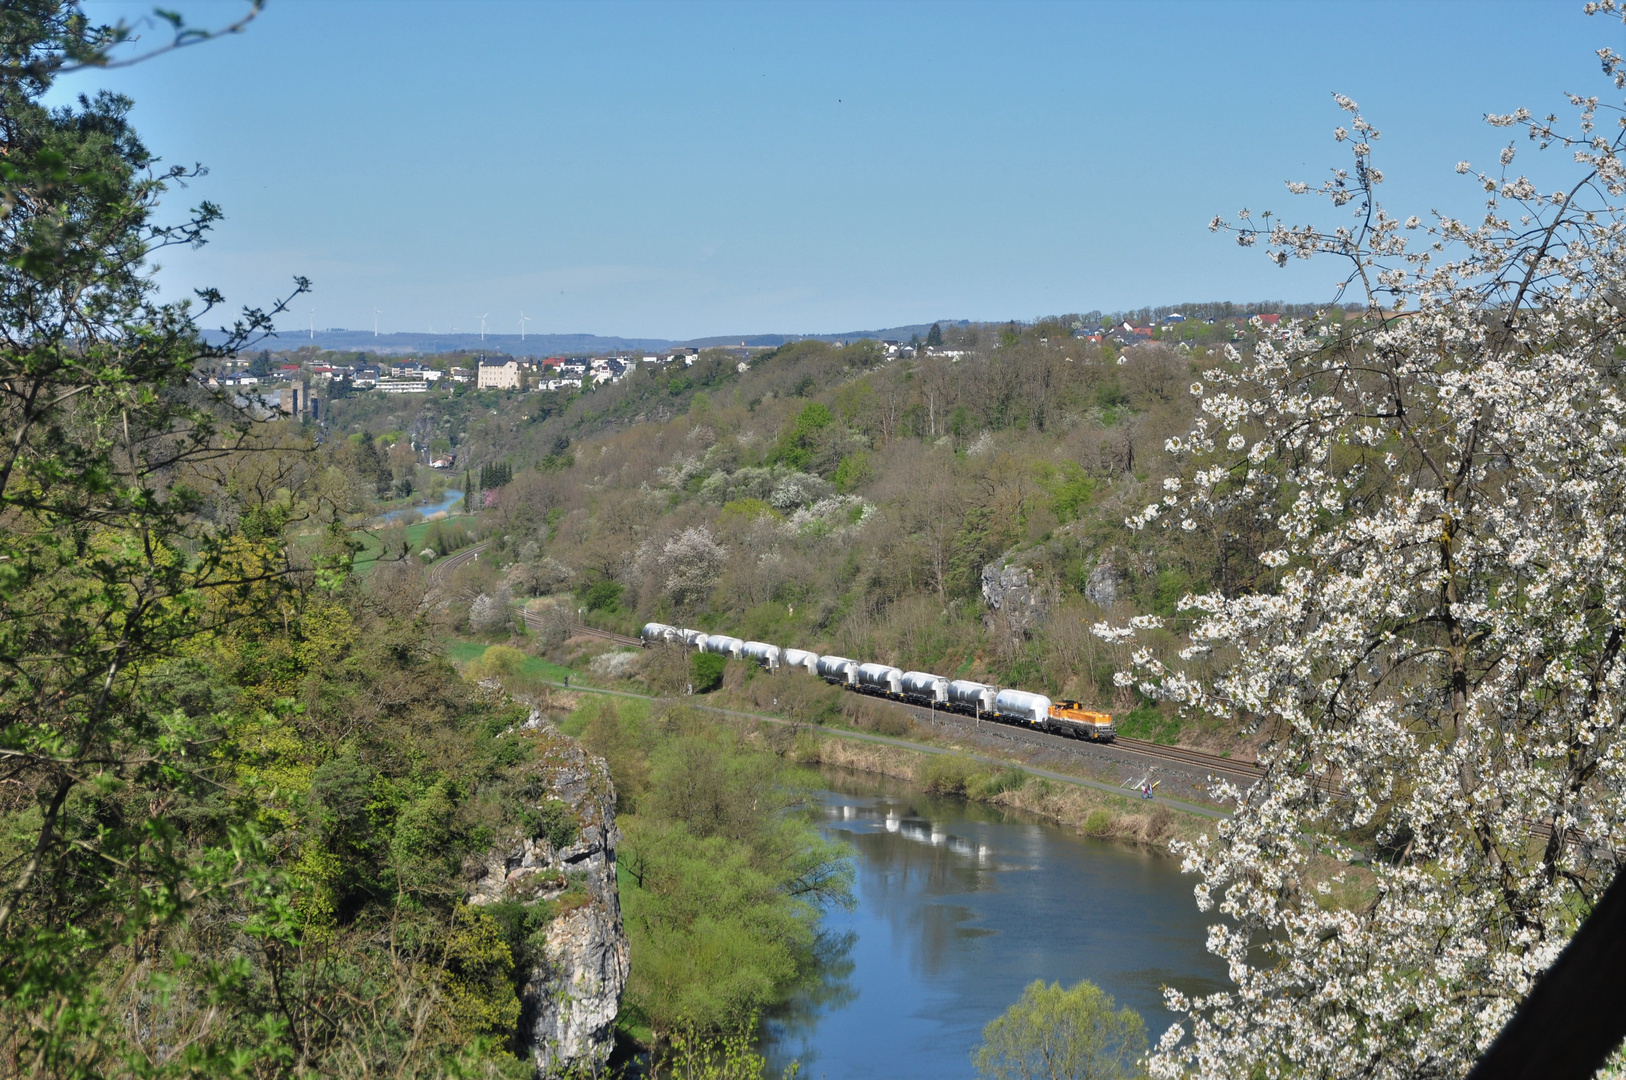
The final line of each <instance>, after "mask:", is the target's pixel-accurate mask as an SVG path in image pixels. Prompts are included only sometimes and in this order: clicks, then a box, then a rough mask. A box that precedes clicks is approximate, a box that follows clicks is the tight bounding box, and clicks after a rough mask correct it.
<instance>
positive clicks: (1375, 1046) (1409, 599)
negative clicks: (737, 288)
mask: <svg viewBox="0 0 1626 1080" xmlns="http://www.w3.org/2000/svg"><path fill="white" fill-rule="evenodd" d="M1588 10H1589V11H1600V12H1605V13H1609V14H1611V15H1612V16H1616V17H1618V16H1619V15H1620V9H1619V7H1618V6H1617V4H1616V3H1614V2H1605V3H1600V4H1595V5H1589V9H1588ZM1599 55H1600V57H1601V58H1602V61H1603V67H1604V70H1605V73H1606V74H1607V75H1608V76H1609V77H1610V78H1612V79H1613V82H1614V86H1615V89H1616V90H1626V64H1623V62H1622V59H1621V57H1620V56H1618V55H1617V54H1616V53H1615V52H1614V51H1612V50H1609V49H1604V50H1601V51H1600V53H1599ZM1571 101H1572V103H1573V105H1574V106H1575V108H1576V110H1577V117H1576V119H1575V121H1574V122H1573V123H1574V126H1573V129H1564V128H1561V126H1560V123H1559V120H1558V118H1557V117H1554V116H1548V117H1545V118H1539V119H1538V118H1536V117H1533V116H1532V115H1530V114H1529V113H1527V112H1525V111H1523V110H1520V111H1518V112H1515V113H1512V114H1510V115H1505V116H1489V117H1487V118H1486V119H1487V121H1488V122H1489V123H1490V124H1492V125H1495V126H1497V127H1501V128H1508V129H1511V131H1512V132H1513V133H1514V134H1515V135H1516V136H1518V138H1516V139H1515V141H1513V142H1510V143H1509V144H1508V145H1507V147H1506V148H1505V149H1504V150H1502V152H1501V154H1500V161H1499V162H1498V164H1497V165H1496V166H1495V167H1494V168H1489V169H1475V168H1473V167H1472V166H1471V165H1470V164H1469V163H1467V162H1463V163H1462V164H1461V165H1459V166H1458V172H1459V173H1463V174H1464V175H1465V176H1466V177H1468V178H1469V179H1470V181H1471V182H1473V183H1475V184H1477V185H1478V186H1479V187H1480V188H1481V189H1482V190H1483V193H1484V199H1485V202H1484V212H1483V216H1482V217H1479V218H1478V219H1477V220H1457V219H1454V218H1452V217H1449V216H1443V215H1434V216H1432V217H1430V218H1429V219H1427V220H1425V219H1423V218H1421V217H1418V216H1410V217H1404V218H1402V217H1398V216H1394V215H1391V214H1389V213H1388V212H1387V211H1385V210H1384V209H1383V207H1382V206H1381V205H1380V204H1379V202H1378V200H1377V198H1376V191H1377V188H1378V185H1380V184H1381V182H1382V180H1383V176H1382V173H1381V172H1380V171H1379V170H1378V169H1377V168H1375V167H1374V164H1373V158H1372V154H1373V144H1374V143H1375V142H1376V141H1377V140H1378V136H1379V133H1378V131H1377V130H1375V129H1374V128H1373V127H1372V126H1371V124H1369V123H1368V122H1367V121H1366V120H1365V119H1364V118H1363V116H1362V115H1361V113H1360V110H1359V109H1358V107H1357V106H1356V104H1355V103H1354V102H1352V101H1350V100H1348V99H1347V98H1343V97H1339V98H1337V103H1338V105H1339V107H1340V108H1341V109H1343V110H1344V111H1345V112H1346V113H1347V114H1348V119H1347V120H1346V121H1345V122H1344V123H1345V124H1346V125H1347V126H1343V127H1339V128H1338V129H1337V130H1336V131H1335V132H1334V136H1335V138H1336V139H1337V140H1339V141H1340V142H1344V143H1347V144H1349V146H1350V148H1351V150H1352V153H1353V162H1352V165H1351V166H1350V167H1348V168H1342V169H1338V170H1336V171H1334V173H1333V174H1332V176H1331V178H1330V179H1328V180H1327V181H1326V182H1325V183H1324V184H1321V185H1319V186H1317V187H1312V186H1310V185H1308V184H1302V183H1294V184H1289V189H1290V190H1291V191H1292V192H1294V193H1296V194H1318V195H1320V196H1322V197H1324V198H1325V199H1326V200H1328V202H1329V203H1330V205H1331V208H1332V209H1333V210H1334V211H1335V212H1337V213H1339V214H1347V215H1352V216H1351V217H1349V218H1347V219H1346V220H1345V221H1344V222H1343V223H1342V224H1339V225H1337V226H1336V227H1333V228H1321V227H1314V226H1306V227H1294V226H1288V225H1284V224H1281V223H1279V222H1276V221H1275V220H1273V218H1272V217H1271V216H1269V215H1267V216H1265V217H1264V218H1263V219H1256V218H1253V217H1251V216H1250V215H1248V214H1246V213H1244V214H1243V215H1241V217H1240V218H1239V219H1238V220H1237V221H1236V222H1234V223H1233V222H1226V221H1223V220H1220V219H1216V220H1215V221H1214V223H1213V227H1214V228H1215V229H1216V230H1225V231H1229V232H1231V233H1233V234H1234V235H1235V236H1236V238H1237V240H1238V242H1240V243H1242V244H1244V245H1249V246H1253V245H1257V246H1260V247H1262V248H1264V249H1265V250H1266V252H1267V253H1268V254H1269V256H1270V257H1271V258H1272V259H1274V260H1275V261H1277V262H1278V263H1280V264H1285V263H1286V262H1287V261H1288V260H1289V259H1293V258H1315V257H1326V256H1332V257H1335V258H1337V259H1340V260H1343V261H1344V265H1345V266H1346V267H1347V268H1348V277H1347V278H1346V280H1345V283H1344V284H1345V287H1346V289H1347V293H1346V294H1345V295H1347V296H1350V297H1353V298H1355V300H1356V307H1357V308H1358V309H1359V311H1358V315H1357V317H1356V318H1354V319H1351V320H1349V321H1340V320H1337V319H1335V318H1331V317H1328V318H1323V319H1312V320H1303V321H1299V322H1297V323H1293V324H1290V325H1289V324H1286V323H1285V321H1284V324H1283V325H1282V326H1280V327H1274V328H1273V327H1268V326H1265V325H1263V324H1261V323H1258V322H1256V324H1255V326H1254V327H1253V336H1254V339H1255V344H1254V347H1253V348H1252V349H1251V350H1249V351H1247V352H1242V351H1238V350H1236V349H1234V348H1232V349H1229V350H1227V353H1226V355H1225V359H1224V361H1223V362H1222V363H1219V364H1218V365H1217V366H1215V367H1214V368H1213V369H1212V370H1209V371H1207V372H1205V373H1204V374H1203V376H1202V377H1201V381H1200V382H1199V383H1196V384H1194V385H1193V386H1192V387H1191V391H1192V393H1193V394H1195V395H1197V396H1198V397H1199V398H1200V404H1201V409H1200V413H1199V419H1198V421H1197V422H1196V424H1195V427H1194V428H1193V430H1192V431H1191V432H1190V433H1189V435H1187V436H1185V437H1182V438H1178V439H1172V440H1170V443H1169V449H1170V450H1171V452H1173V453H1175V454H1176V455H1178V456H1179V457H1180V458H1181V459H1182V461H1183V462H1184V465H1185V468H1184V470H1183V472H1182V474H1181V476H1179V477H1178V478H1171V479H1169V480H1167V481H1165V483H1164V488H1165V491H1164V493H1163V497H1162V499H1161V501H1159V502H1158V503H1156V504H1154V505H1151V506H1148V507H1147V508H1146V509H1145V510H1144V512H1142V513H1141V514H1140V515H1138V516H1137V517H1136V518H1134V519H1132V520H1131V522H1130V524H1131V526H1132V527H1134V528H1141V529H1153V528H1165V529H1180V530H1187V531H1192V530H1199V529H1204V528H1207V527H1210V525H1209V523H1210V522H1211V521H1213V520H1214V519H1216V518H1218V517H1220V516H1221V515H1227V514H1232V513H1235V512H1237V511H1238V510H1241V511H1244V512H1247V513H1249V514H1252V515H1254V516H1255V517H1256V519H1257V520H1259V521H1260V522H1261V523H1262V524H1264V525H1265V526H1266V527H1267V528H1268V529H1269V530H1270V531H1271V533H1272V535H1273V536H1274V540H1273V542H1272V546H1271V548H1270V550H1268V551H1266V552H1265V553H1264V554H1263V555H1262V556H1261V558H1262V561H1263V563H1264V565H1265V568H1266V570H1265V572H1266V574H1267V582H1268V587H1261V588H1259V589H1258V590H1257V591H1255V592H1252V593H1250V594H1246V595H1230V596H1228V595H1222V594H1218V593H1210V594H1207V595H1192V596H1187V597H1185V598H1184V599H1183V601H1182V607H1183V608H1184V609H1185V611H1186V613H1187V615H1188V617H1189V618H1190V619H1191V620H1192V622H1191V626H1192V629H1191V632H1190V641H1191V645H1190V647H1189V648H1188V649H1186V650H1185V651H1184V652H1182V653H1181V661H1180V662H1172V661H1171V662H1168V663H1164V662H1162V661H1160V660H1159V659H1158V657H1157V656H1156V655H1154V652H1153V650H1152V649H1151V648H1150V647H1149V646H1147V645H1146V644H1145V643H1144V642H1141V641H1138V640H1137V638H1138V637H1139V636H1140V635H1142V634H1143V633H1144V632H1145V631H1149V630H1152V629H1155V628H1156V627H1158V626H1159V625H1161V621H1160V620H1159V619H1157V618H1154V617H1149V616H1148V617H1142V618H1137V619H1134V620H1132V621H1131V622H1130V623H1129V624H1128V625H1123V626H1113V625H1107V624H1101V625H1098V626H1096V627H1095V628H1094V630H1095V632H1096V633H1097V634H1099V635H1100V636H1102V637H1104V638H1106V639H1108V640H1111V641H1122V642H1128V643H1131V644H1132V645H1133V646H1134V647H1133V648H1132V649H1131V655H1132V667H1131V669H1130V670H1128V671H1124V672H1120V673H1119V675H1118V679H1119V681H1120V685H1136V686H1138V687H1139V688H1140V690H1141V691H1142V692H1143V693H1146V694H1150V695H1154V696H1160V697H1163V698H1165V699H1170V700H1173V701H1175V702H1178V703H1179V704H1180V705H1181V706H1182V707H1183V708H1185V709H1188V710H1195V711H1202V712H1207V713H1209V714H1213V715H1217V716H1220V717H1224V718H1226V719H1227V720H1228V721H1229V722H1231V723H1233V724H1235V725H1238V726H1240V727H1241V729H1242V730H1244V731H1246V732H1249V733H1252V734H1254V735H1256V736H1257V737H1258V738H1259V740H1260V742H1261V746H1262V751H1261V757H1260V759H1261V762H1262V763H1263V764H1264V766H1265V769H1264V771H1263V778H1262V779H1261V780H1260V781H1259V782H1258V783H1256V784H1254V785H1253V786H1252V787H1250V788H1248V789H1246V790H1241V789H1239V788H1238V787H1236V786H1234V785H1231V784H1228V783H1219V784H1218V785H1217V787H1216V794H1217V795H1218V796H1220V797H1224V798H1228V799H1234V800H1235V801H1236V812H1235V814H1234V815H1233V816H1232V817H1231V818H1230V819H1229V820H1228V821H1226V822H1224V823H1222V824H1221V826H1220V827H1219V829H1218V835H1217V836H1216V837H1214V838H1213V839H1212V840H1205V841H1198V842H1196V843H1192V844H1189V845H1185V846H1184V848H1183V850H1182V854H1183V856H1184V860H1185V868H1186V869H1187V870H1188V871H1191V872H1194V873H1196V874H1198V875H1200V877H1201V882H1200V884H1199V885H1198V886H1197V889H1196V892H1197V898H1198V902H1199V904H1200V905H1201V906H1202V907H1203V908H1204V909H1205V910H1213V911H1215V912H1217V913H1218V914H1220V915H1223V916H1224V919H1223V921H1218V922H1216V924H1215V925H1214V926H1213V927H1211V929H1210V932H1209V942H1208V944H1209V948H1210V949H1211V951H1213V952H1214V953H1216V954H1217V955H1219V956H1221V957H1223V958H1224V959H1225V960H1226V961H1227V962H1228V964H1229V971H1230V977H1231V980H1232V983H1233V987H1232V988H1231V989H1229V990H1227V991H1224V992H1220V993H1215V994H1211V995H1207V996H1202V997H1196V998H1187V997H1185V996H1183V995H1181V994H1178V993H1174V992H1170V993H1169V995H1168V997H1169V1004H1170V1006H1171V1008H1173V1009H1174V1010H1175V1011H1176V1012H1177V1013H1179V1014H1181V1021H1180V1022H1179V1023H1178V1024H1176V1025H1175V1026H1174V1027H1172V1028H1171V1029H1170V1030H1169V1032H1168V1033H1167V1034H1166V1035H1165V1037H1164V1038H1163V1039H1162V1041H1161V1043H1160V1045H1159V1047H1158V1048H1157V1049H1156V1051H1155V1052H1154V1054H1153V1056H1152V1061H1151V1067H1152V1071H1153V1074H1154V1075H1157V1076H1163V1077H1173V1076H1186V1075H1196V1076H1203V1077H1210V1076H1211V1077H1240V1076H1248V1077H1253V1076H1268V1077H1276V1076H1300V1075H1303V1076H1327V1077H1335V1076H1336V1077H1345V1076H1350V1077H1353V1076H1362V1077H1424V1076H1428V1077H1432V1076H1460V1075H1462V1074H1463V1073H1464V1072H1466V1071H1467V1069H1468V1067H1469V1066H1470V1065H1471V1063H1472V1062H1473V1060H1474V1059H1475V1058H1476V1057H1477V1056H1478V1054H1479V1053H1480V1052H1481V1051H1482V1050H1483V1049H1484V1048H1485V1047H1486V1046H1488V1045H1489V1043H1490V1041H1491V1040H1492V1038H1493V1037H1494V1035H1495V1034H1496V1032H1497V1030H1498V1029H1499V1028H1500V1027H1501V1026H1502V1024H1503V1023H1504V1021H1505V1020H1506V1019H1507V1017H1508V1016H1509V1015H1510V1013H1511V1012H1512V1010H1513V1008H1514V1007H1515V1005H1516V1004H1517V1003H1518V1001H1519V1000H1520V999H1521V997H1522V996H1523V995H1524V994H1525V993H1526V992H1527V991H1528V990H1529V988H1530V986H1531V984H1532V982H1533V981H1534V979H1535V978H1536V976H1537V975H1539V974H1540V973H1541V971H1542V970H1543V969H1544V968H1546V967H1547V966H1548V965H1549V964H1550V963H1551V962H1552V960H1553V959H1554V957H1555V956H1556V955H1557V953H1558V952H1559V950H1560V949H1561V948H1562V946H1563V944H1564V942H1565V941H1566V940H1567V939H1568V937H1569V936H1570V935H1571V934H1572V933H1573V932H1574V930H1575V928H1576V926H1577V925H1578V923H1579V921H1580V920H1581V919H1582V918H1584V917H1585V915H1586V913H1587V912H1588V910H1590V907H1591V905H1592V904H1593V903H1594V902H1595V901H1596V900H1597V899H1598V898H1599V896H1601V894H1602V892H1603V890H1604V889H1605V888H1606V887H1607V885H1608V884H1609V882H1610V881H1611V880H1612V878H1613V877H1614V875H1615V873H1616V870H1617V864H1618V862H1619V853H1620V852H1622V851H1626V744H1623V741H1622V738H1621V720H1622V714H1623V710H1626V686H1623V683H1626V661H1623V658H1622V656H1621V648H1622V642H1623V636H1626V388H1623V386H1622V373H1623V360H1622V358H1623V357H1626V344H1623V343H1626V216H1623V212H1622V199H1623V198H1626V157H1623V154H1622V150H1623V144H1626V119H1622V118H1626V112H1623V111H1622V110H1621V109H1620V108H1619V107H1618V106H1606V105H1605V104H1604V103H1602V102H1601V101H1600V100H1599V99H1597V98H1582V97H1572V98H1571ZM1606 117H1607V118H1609V120H1610V122H1609V123H1607V124H1606V123H1605V118H1606ZM1520 143H1523V144H1524V145H1525V146H1527V147H1530V148H1532V149H1537V150H1550V151H1553V154H1551V155H1550V157H1557V156H1562V157H1563V158H1564V159H1565V161H1564V162H1562V163H1554V162H1550V161H1548V159H1545V158H1544V159H1542V161H1543V163H1544V164H1562V165H1563V167H1564V168H1565V169H1566V170H1567V169H1570V165H1569V164H1568V162H1569V161H1570V160H1573V163H1574V165H1573V173H1572V175H1570V176H1569V178H1568V181H1567V182H1566V183H1565V184H1564V185H1563V186H1562V187H1557V188H1552V189H1545V190H1544V189H1542V188H1538V186H1537V183H1536V182H1535V181H1533V180H1531V179H1529V178H1528V177H1527V176H1525V175H1523V174H1522V173H1521V172H1519V171H1518V170H1517V169H1516V168H1515V161H1516V159H1517V157H1518V155H1519V153H1520Z"/></svg>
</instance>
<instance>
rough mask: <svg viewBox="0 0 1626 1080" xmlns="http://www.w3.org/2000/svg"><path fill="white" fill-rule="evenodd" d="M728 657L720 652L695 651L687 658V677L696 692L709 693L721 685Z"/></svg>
mask: <svg viewBox="0 0 1626 1080" xmlns="http://www.w3.org/2000/svg"><path fill="white" fill-rule="evenodd" d="M727 669H728V657H726V656H723V655H721V654H720V653H695V654H694V656H693V657H691V658H690V659H689V679H690V683H691V684H692V685H693V686H694V692H695V693H697V694H709V693H711V692H712V691H713V690H715V689H717V688H718V687H719V686H722V685H723V672H724V671H726V670H727Z"/></svg>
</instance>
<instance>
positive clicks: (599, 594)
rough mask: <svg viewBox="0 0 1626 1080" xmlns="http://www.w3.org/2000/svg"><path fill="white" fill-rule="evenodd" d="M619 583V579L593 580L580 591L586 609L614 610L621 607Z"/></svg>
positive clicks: (620, 587)
mask: <svg viewBox="0 0 1626 1080" xmlns="http://www.w3.org/2000/svg"><path fill="white" fill-rule="evenodd" d="M621 589H622V586H621V583H620V582H619V581H610V580H609V579H605V580H604V581H595V582H593V584H591V585H589V586H587V588H585V589H583V590H582V592H581V599H582V603H583V604H584V605H585V606H586V608H587V610H588V611H608V612H612V613H613V612H615V611H617V610H619V609H620V607H621Z"/></svg>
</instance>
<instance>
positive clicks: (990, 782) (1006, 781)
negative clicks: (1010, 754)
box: [982, 765, 1028, 798]
mask: <svg viewBox="0 0 1626 1080" xmlns="http://www.w3.org/2000/svg"><path fill="white" fill-rule="evenodd" d="M1027 782H1028V774H1027V773H1025V772H1023V771H1022V770H1021V769H1019V768H1017V767H1016V766H1014V765H1011V766H1008V767H1006V768H1004V769H1001V770H999V772H997V773H995V774H994V775H992V776H990V777H988V778H987V779H985V780H983V782H982V796H983V798H991V797H993V796H995V795H998V794H999V793H1000V792H1002V791H1020V790H1021V789H1022V788H1024V787H1026V786H1027Z"/></svg>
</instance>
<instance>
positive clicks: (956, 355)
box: [206, 305, 1282, 467]
mask: <svg viewBox="0 0 1626 1080" xmlns="http://www.w3.org/2000/svg"><path fill="white" fill-rule="evenodd" d="M1227 306H1229V305H1227ZM1136 315H1137V316H1138V317H1123V316H1119V317H1114V318H1111V319H1103V318H1100V317H1093V318H1092V317H1083V318H1073V319H1071V320H1070V321H1069V322H1066V323H1063V326H1064V327H1067V328H1069V329H1070V333H1071V336H1072V337H1074V338H1077V339H1080V340H1081V341H1084V342H1088V343H1090V344H1094V345H1106V346H1107V347H1109V348H1113V347H1115V348H1120V349H1121V348H1128V347H1130V346H1133V345H1137V344H1142V343H1145V342H1149V341H1167V342H1169V343H1170V344H1173V345H1174V346H1176V347H1190V346H1192V345H1193V344H1196V343H1204V344H1206V343H1210V342H1212V341H1214V340H1216V339H1228V340H1229V339H1236V338H1239V337H1241V336H1242V335H1243V334H1244V333H1246V331H1247V329H1248V327H1249V326H1250V324H1252V322H1253V321H1254V320H1256V319H1257V320H1258V321H1259V322H1260V323H1262V324H1264V325H1267V326H1273V325H1275V324H1276V323H1277V322H1279V321H1280V320H1281V318H1282V312H1259V313H1256V312H1244V313H1240V314H1231V313H1226V314H1217V315H1206V316H1205V315H1203V314H1190V313H1184V312H1180V311H1167V309H1164V310H1163V311H1157V312H1153V311H1145V310H1143V311H1141V312H1138V313H1136ZM968 325H970V324H968V323H963V322H962V323H960V324H958V326H961V327H963V326H968ZM1010 325H1011V326H1015V325H1016V324H1014V323H1012V324H1010ZM957 328H958V327H957ZM867 340H876V339H867ZM943 340H944V339H943V336H942V334H941V332H940V330H939V328H938V327H937V326H936V325H934V326H933V327H932V330H931V332H930V333H929V334H928V335H927V336H926V337H925V338H922V337H921V336H920V335H919V334H914V335H912V336H911V338H910V339H909V340H908V341H903V340H898V339H891V338H882V339H879V340H877V341H876V343H877V344H878V345H879V346H880V351H881V355H882V356H883V357H884V359H886V360H897V359H912V358H914V357H916V356H935V357H943V358H946V359H948V360H951V361H955V360H959V359H961V358H962V357H964V356H967V355H969V354H970V351H971V350H970V349H968V348H966V347H964V346H963V345H954V346H952V347H951V346H945V345H944V344H943ZM831 343H832V344H834V345H836V346H838V347H839V346H844V345H846V344H848V342H846V341H843V340H835V341H833V342H831ZM774 347H775V346H773V345H769V344H747V343H746V341H743V340H742V341H741V342H740V343H739V344H737V345H723V346H710V347H707V348H705V349H704V350H702V349H701V348H696V347H692V346H674V347H670V348H665V349H660V350H655V351H644V350H639V351H627V350H620V351H615V352H607V353H594V354H585V355H560V356H542V357H538V356H512V355H509V354H508V353H505V352H496V351H493V352H490V353H485V352H475V353H469V352H452V353H444V354H439V355H430V356H417V357H407V358H400V357H387V356H385V355H381V354H378V353H374V352H371V351H367V350H354V351H334V350H331V349H322V348H317V347H315V346H309V345H307V346H302V347H300V348H299V349H296V350H292V351H279V352H276V353H272V352H270V351H260V352H258V353H246V354H243V355H240V356H238V357H235V358H233V359H230V360H227V361H225V362H224V363H223V364H222V365H221V367H220V368H219V369H218V370H216V371H214V372H211V373H209V374H208V375H207V376H206V378H207V382H208V384H209V385H210V386H211V387H218V388H228V389H236V390H239V391H241V393H240V395H239V399H240V401H241V402H242V403H243V404H244V405H246V406H249V407H252V408H255V409H257V410H259V411H261V412H265V413H270V412H281V413H282V414H284V415H287V416H294V417H299V418H302V419H312V420H320V419H322V418H323V416H322V413H323V409H324V404H323V403H324V402H325V401H329V400H332V399H333V398H337V397H349V396H351V395H352V394H358V393H378V394H428V393H431V392H435V391H444V392H446V393H448V394H455V393H459V392H468V391H490V392H502V393H538V392H556V391H562V390H591V389H594V388H596V387H599V386H602V385H605V384H607V383H608V384H614V383H618V382H620V381H622V380H623V379H625V378H627V377H628V376H629V375H631V374H632V373H634V372H635V371H638V370H640V369H652V368H654V369H659V368H663V367H668V366H671V365H678V366H682V367H689V366H692V365H693V364H694V363H695V361H696V360H697V359H699V358H700V356H701V354H702V352H705V353H707V354H714V353H727V354H733V355H734V357H735V358H736V362H737V363H738V365H739V367H740V370H741V371H744V370H746V368H748V367H749V365H750V362H751V357H752V356H753V355H754V354H756V353H760V352H763V351H767V350H771V349H772V348H774ZM431 464H436V463H431ZM451 464H452V462H451V460H450V459H448V460H447V461H446V462H445V463H444V466H443V467H450V465H451Z"/></svg>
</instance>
